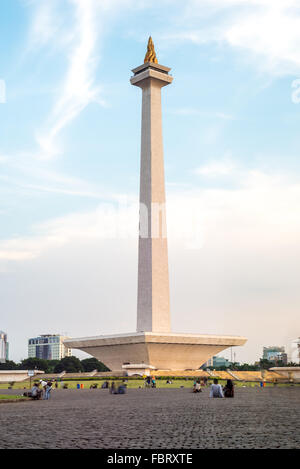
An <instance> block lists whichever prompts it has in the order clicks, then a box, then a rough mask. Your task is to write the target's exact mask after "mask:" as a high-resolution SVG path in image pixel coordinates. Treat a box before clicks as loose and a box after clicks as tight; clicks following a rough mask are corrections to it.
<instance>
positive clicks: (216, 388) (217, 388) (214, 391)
mask: <svg viewBox="0 0 300 469" xmlns="http://www.w3.org/2000/svg"><path fill="white" fill-rule="evenodd" d="M209 397H224V394H223V389H222V386H221V385H220V384H218V380H217V379H214V384H212V385H211V387H210V394H209Z"/></svg>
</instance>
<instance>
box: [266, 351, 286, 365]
mask: <svg viewBox="0 0 300 469" xmlns="http://www.w3.org/2000/svg"><path fill="white" fill-rule="evenodd" d="M263 359H264V360H268V361H269V362H274V363H278V362H282V363H283V364H284V365H286V364H287V354H286V353H285V348H284V347H264V349H263Z"/></svg>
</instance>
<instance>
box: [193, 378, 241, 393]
mask: <svg viewBox="0 0 300 469" xmlns="http://www.w3.org/2000/svg"><path fill="white" fill-rule="evenodd" d="M206 384H207V381H204V380H200V379H198V380H197V381H195V382H194V386H193V392H194V393H198V392H202V389H201V388H202V387H205V386H206ZM209 397H220V398H222V397H234V385H233V382H232V380H231V379H228V380H227V383H226V384H225V386H224V387H222V386H221V384H219V382H218V380H217V379H216V378H215V379H214V382H213V384H212V385H211V387H210V393H209Z"/></svg>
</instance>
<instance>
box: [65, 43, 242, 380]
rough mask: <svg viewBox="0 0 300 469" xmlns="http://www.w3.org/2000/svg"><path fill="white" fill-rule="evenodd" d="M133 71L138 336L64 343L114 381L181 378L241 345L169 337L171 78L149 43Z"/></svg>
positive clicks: (229, 339)
mask: <svg viewBox="0 0 300 469" xmlns="http://www.w3.org/2000/svg"><path fill="white" fill-rule="evenodd" d="M132 71H133V73H134V76H133V77H132V78H131V80H130V81H131V84H132V85H135V86H138V87H140V88H141V89H142V93H143V104H142V141H141V143H142V148H141V174H140V177H141V184H140V235H139V264H138V308H137V332H135V333H131V334H115V335H101V336H96V337H82V338H78V339H69V340H66V341H65V342H64V343H65V345H67V346H68V347H69V348H76V349H79V350H83V351H84V352H87V353H89V354H90V355H92V356H94V357H96V358H98V360H101V361H102V362H103V363H105V364H106V365H107V366H108V367H109V368H110V369H111V370H112V371H113V373H114V376H117V374H120V375H122V374H125V375H126V376H128V375H131V374H133V375H134V374H137V373H138V374H140V375H141V376H142V375H144V374H147V375H149V374H150V373H151V374H152V373H153V371H154V370H158V369H160V370H164V373H165V375H169V372H170V371H171V370H182V371H183V376H184V370H199V368H200V366H201V365H203V363H205V362H207V360H208V359H209V358H211V357H212V356H214V355H216V354H217V353H219V352H221V351H222V350H225V349H227V348H228V347H232V346H238V345H243V344H244V343H245V342H246V339H245V338H244V337H236V336H209V335H202V334H178V333H171V331H170V300H169V269H168V247H167V232H166V218H165V216H166V211H165V201H166V198H165V177H164V154H163V139H162V116H161V88H162V87H163V86H166V85H168V84H170V83H172V81H173V78H172V77H171V76H170V75H169V71H170V68H167V67H164V66H163V65H159V64H158V63H157V58H156V54H155V50H154V45H153V41H152V38H151V37H150V38H149V41H148V47H147V53H146V57H145V60H144V64H143V65H141V66H140V67H137V68H135V69H134V70H132ZM189 373H190V371H189Z"/></svg>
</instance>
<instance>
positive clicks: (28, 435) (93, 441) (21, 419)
mask: <svg viewBox="0 0 300 469" xmlns="http://www.w3.org/2000/svg"><path fill="white" fill-rule="evenodd" d="M172 386H174V388H172V389H130V390H128V392H127V394H125V395H111V394H109V392H108V391H107V390H102V389H101V390H100V389H95V390H77V389H76V390H54V391H53V393H52V396H51V400H50V401H30V402H19V403H14V404H0V428H1V441H0V448H1V449H3V448H85V449H87V448H111V449H115V448H122V449H127V448H128V449H130V448H138V449H142V448H143V449H159V448H161V449H171V448H174V449H196V448H299V447H300V387H296V386H295V387H285V388H279V387H277V388H264V389H260V388H238V389H236V397H235V398H234V399H210V398H209V390H208V389H205V390H204V392H203V393H202V394H193V393H192V392H191V391H190V390H189V389H187V388H185V389H178V388H177V389H176V388H175V385H174V384H173V385H172ZM1 392H2V394H7V393H8V392H9V391H1ZM11 392H12V393H15V394H18V393H20V391H19V392H17V391H11Z"/></svg>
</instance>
